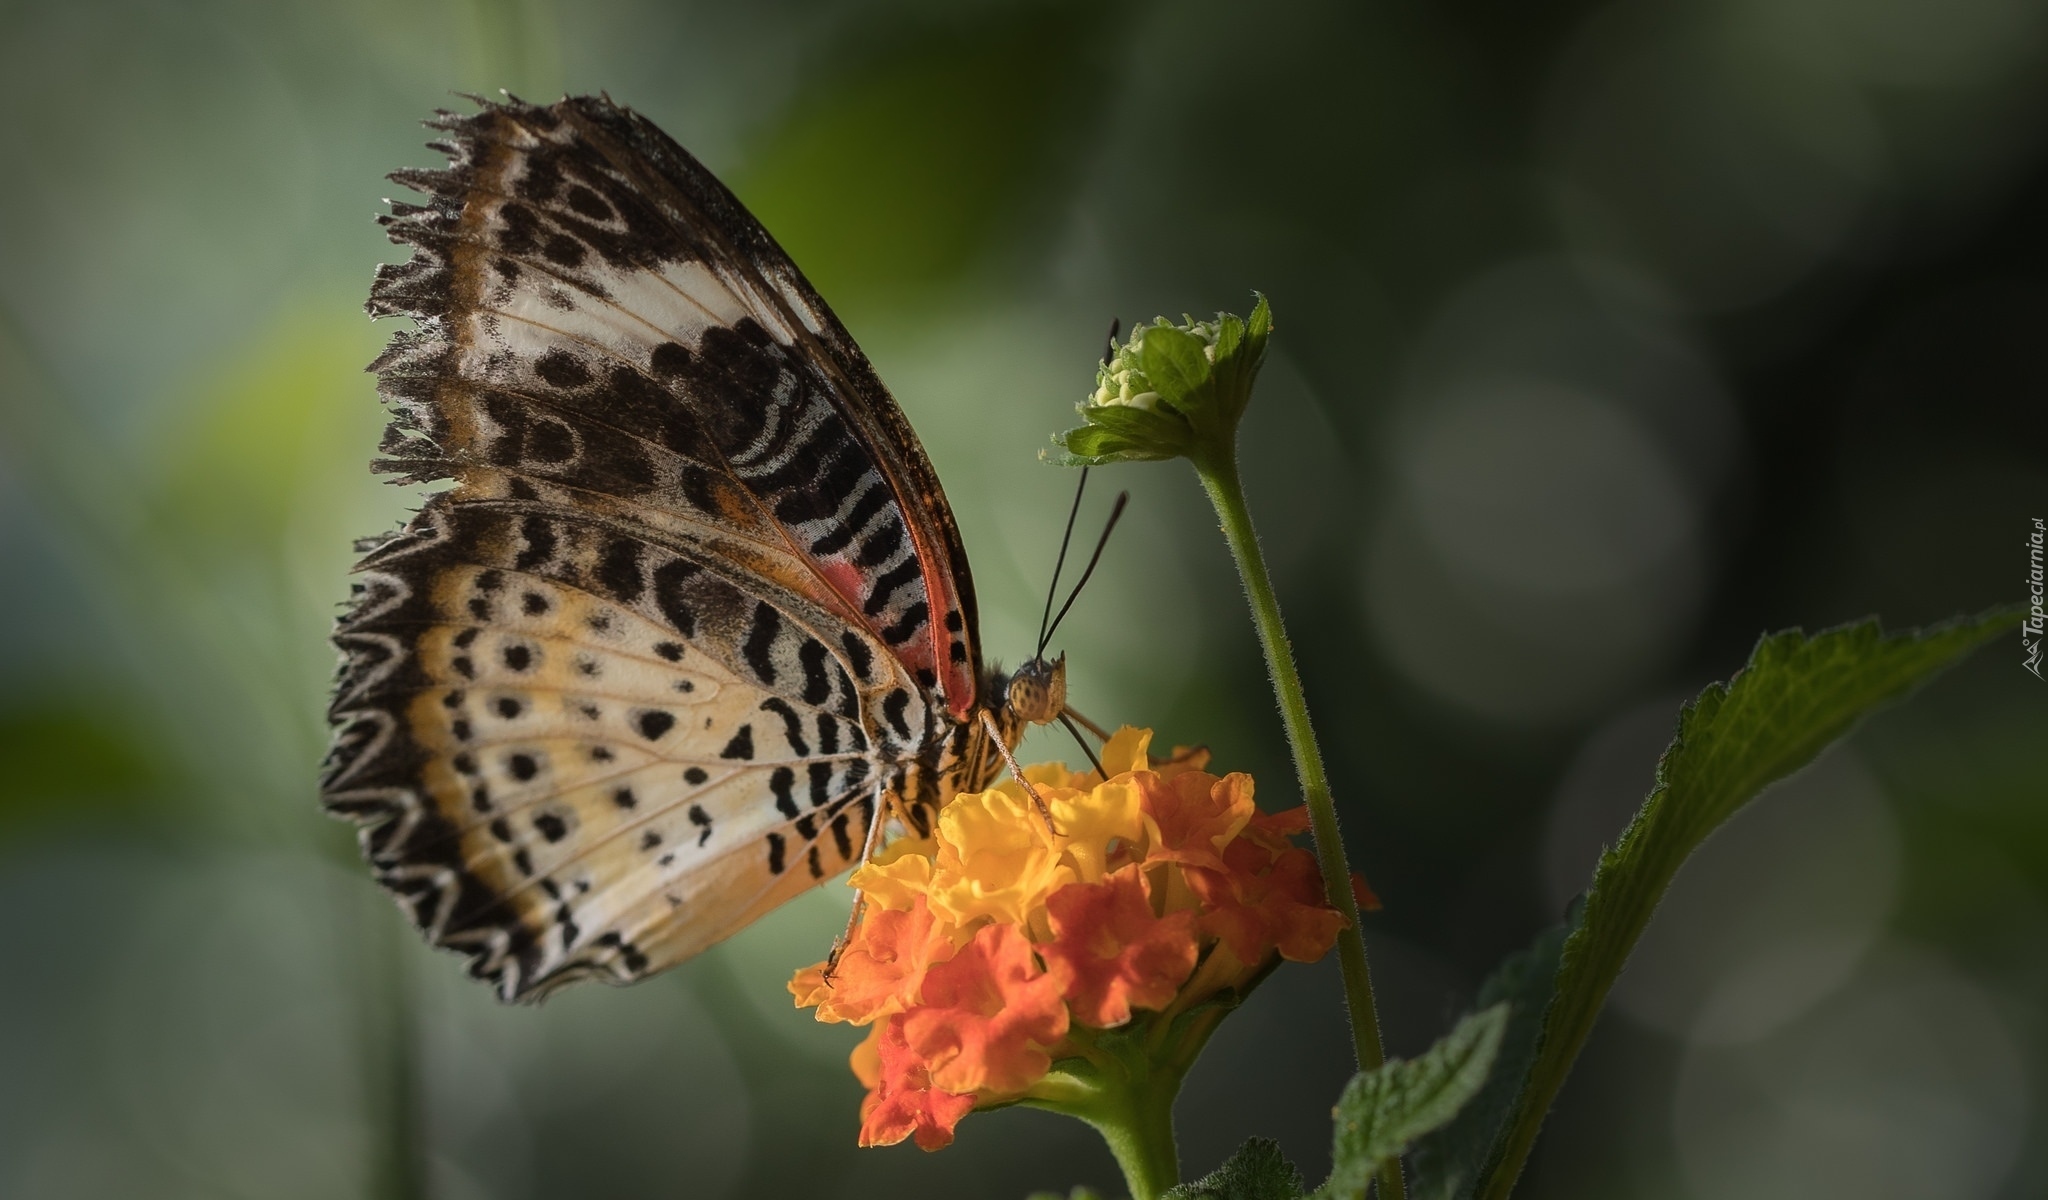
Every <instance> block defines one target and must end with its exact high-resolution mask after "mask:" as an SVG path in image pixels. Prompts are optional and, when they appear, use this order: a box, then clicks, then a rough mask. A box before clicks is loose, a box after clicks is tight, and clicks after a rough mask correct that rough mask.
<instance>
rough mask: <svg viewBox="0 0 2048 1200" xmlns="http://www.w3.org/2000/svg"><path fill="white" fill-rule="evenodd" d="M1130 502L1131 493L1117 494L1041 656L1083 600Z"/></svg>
mask: <svg viewBox="0 0 2048 1200" xmlns="http://www.w3.org/2000/svg"><path fill="white" fill-rule="evenodd" d="M1130 502H1131V494H1130V493H1129V492H1118V493H1117V494H1116V505H1115V506H1114V507H1112V508H1111V509H1110V510H1109V521H1108V523H1106V524H1104V525H1103V527H1102V536H1101V537H1099V538H1097V539H1095V553H1093V554H1091V555H1089V556H1088V569H1087V570H1085V571H1083V572H1081V582H1079V583H1077V584H1075V585H1074V590H1073V591H1072V592H1070V593H1068V595H1067V602H1066V603H1065V604H1062V605H1060V615H1059V616H1057V617H1054V618H1053V619H1052V628H1050V629H1048V630H1046V631H1045V637H1043V638H1041V639H1040V640H1039V643H1038V652H1039V653H1040V654H1041V655H1042V654H1044V653H1045V643H1047V642H1049V641H1051V640H1052V635H1053V634H1055V633H1057V632H1059V628H1060V622H1061V621H1064V620H1066V619H1067V612H1068V610H1070V609H1072V608H1073V607H1074V601H1076V600H1079V599H1080V598H1081V589H1082V588H1084V587H1087V586H1088V577H1089V576H1091V575H1093V574H1095V564H1097V563H1099V562H1101V561H1102V551H1103V548H1104V547H1106V546H1108V545H1109V535H1110V534H1111V533H1114V532H1115V531H1116V523H1117V520H1118V519H1119V518H1121V517H1122V516H1123V515H1124V505H1126V504H1129V503H1130Z"/></svg>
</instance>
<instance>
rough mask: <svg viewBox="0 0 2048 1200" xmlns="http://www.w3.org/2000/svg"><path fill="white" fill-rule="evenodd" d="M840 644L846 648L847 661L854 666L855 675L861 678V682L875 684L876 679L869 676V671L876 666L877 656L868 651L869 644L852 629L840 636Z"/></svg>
mask: <svg viewBox="0 0 2048 1200" xmlns="http://www.w3.org/2000/svg"><path fill="white" fill-rule="evenodd" d="M839 644H840V645H841V646H843V647H845V649H846V661H847V662H849V663H851V664H852V665H853V673H854V674H855V675H856V676H858V677H859V678H860V681H861V682H862V683H871V682H873V679H874V677H873V676H872V675H870V674H869V671H871V670H872V669H873V667H874V665H875V656H874V654H873V652H872V651H870V650H869V649H868V644H867V643H866V642H864V641H862V640H860V637H859V635H857V634H855V633H854V632H853V631H852V630H851V629H849V630H846V631H845V632H843V633H841V634H840V635H839Z"/></svg>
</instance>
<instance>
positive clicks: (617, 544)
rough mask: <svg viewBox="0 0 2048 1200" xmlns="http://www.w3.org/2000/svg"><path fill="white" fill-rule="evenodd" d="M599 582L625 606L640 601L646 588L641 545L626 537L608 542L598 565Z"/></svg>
mask: <svg viewBox="0 0 2048 1200" xmlns="http://www.w3.org/2000/svg"><path fill="white" fill-rule="evenodd" d="M597 581H598V583H600V584H602V585H603V586H604V589H605V591H606V592H608V593H609V594H610V595H611V597H612V599H614V600H617V601H619V602H621V603H624V604H631V603H632V602H633V601H635V600H638V599H639V598H640V593H641V591H642V590H643V589H644V588H645V586H646V584H645V581H644V580H642V579H641V577H640V543H639V542H637V541H634V540H633V539H632V538H625V537H621V538H613V539H612V540H611V541H610V542H608V543H607V544H606V545H605V548H604V557H603V558H601V559H600V560H599V561H598V564H597Z"/></svg>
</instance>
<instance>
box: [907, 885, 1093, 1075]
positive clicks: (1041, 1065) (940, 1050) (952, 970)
mask: <svg viewBox="0 0 2048 1200" xmlns="http://www.w3.org/2000/svg"><path fill="white" fill-rule="evenodd" d="M923 997H924V1003H923V1004H921V1005H920V1006H918V1007H916V1008H913V1009H911V1010H909V1011H908V1012H905V1013H904V1014H903V1015H902V1016H901V1017H900V1018H899V1019H897V1020H896V1021H894V1022H892V1023H893V1024H898V1025H900V1026H901V1027H902V1030H903V1039H904V1041H905V1043H907V1044H908V1046H909V1047H910V1049H911V1050H912V1051H913V1052H915V1053H916V1054H917V1056H918V1057H919V1058H920V1059H922V1060H923V1061H924V1062H925V1063H927V1064H929V1066H930V1069H931V1079H932V1082H933V1084H934V1085H936V1086H938V1087H942V1088H944V1089H946V1090H947V1091H951V1092H973V1091H981V1090H987V1091H991V1092H1012V1093H1014V1092H1022V1091H1023V1090H1024V1089H1026V1088H1028V1087H1030V1086H1031V1085H1032V1084H1033V1083H1036V1082H1037V1081H1038V1080H1039V1079H1040V1078H1041V1077H1042V1076H1044V1074H1045V1073H1046V1071H1047V1070H1048V1069H1049V1068H1050V1067H1051V1066H1052V1057H1051V1056H1050V1055H1049V1054H1047V1053H1046V1051H1047V1050H1048V1049H1050V1048H1051V1047H1053V1046H1057V1045H1058V1044H1059V1042H1060V1039H1061V1038H1064V1037H1065V1036H1066V1035H1067V1006H1066V1004H1065V1002H1064V1001H1063V1000H1062V998H1061V996H1060V985H1059V981H1058V980H1057V979H1054V978H1053V977H1052V976H1051V975H1048V974H1047V973H1046V972H1045V971H1044V970H1043V969H1041V968H1040V967H1039V965H1038V959H1037V956H1036V955H1034V954H1033V953H1032V947H1031V942H1030V940H1029V939H1027V938H1026V937H1025V936H1024V934H1023V932H1022V931H1021V930H1019V929H1018V928H1017V927H1016V926H1015V925H984V926H982V928H981V929H980V930H979V931H977V932H976V933H975V935H974V939H973V940H972V941H970V942H968V943H967V944H966V945H965V946H963V947H961V948H960V952H959V953H958V954H956V955H954V956H953V957H952V958H950V959H948V960H947V961H945V962H943V963H940V964H938V965H937V966H934V967H933V968H932V969H931V970H929V971H927V972H926V973H925V977H924V989H923ZM885 1045H886V1043H885Z"/></svg>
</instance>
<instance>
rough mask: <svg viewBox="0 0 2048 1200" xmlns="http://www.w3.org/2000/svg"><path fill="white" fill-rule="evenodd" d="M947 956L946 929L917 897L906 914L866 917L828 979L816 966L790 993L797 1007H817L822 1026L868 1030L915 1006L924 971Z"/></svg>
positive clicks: (792, 982) (877, 912) (948, 940)
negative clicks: (880, 1020) (830, 1023)
mask: <svg viewBox="0 0 2048 1200" xmlns="http://www.w3.org/2000/svg"><path fill="white" fill-rule="evenodd" d="M951 957H953V941H952V939H951V938H950V937H948V936H947V931H946V927H945V926H944V925H942V924H940V923H939V922H938V921H936V920H934V919H933V917H932V913H931V909H930V908H928V907H926V905H925V902H924V897H923V896H918V897H916V898H915V900H913V901H912V903H911V906H910V908H908V909H907V910H904V911H901V912H892V911H890V910H889V909H886V908H883V909H877V910H875V911H873V912H870V913H868V914H867V916H866V917H864V918H863V919H862V921H861V923H860V927H859V928H858V929H856V930H855V931H854V934H853V940H852V941H850V942H848V943H847V945H846V949H845V950H844V951H842V952H841V953H840V955H839V963H838V965H837V966H836V967H834V968H833V969H832V971H831V977H830V978H829V979H828V978H826V971H825V964H824V963H819V964H818V965H816V966H813V967H806V968H804V969H803V970H801V971H799V972H797V974H796V978H794V979H792V980H790V981H789V990H790V993H791V994H792V995H794V996H795V997H796V1002H797V1005H798V1006H799V1007H802V1008H816V1009H817V1010H818V1019H819V1020H820V1021H845V1022H848V1023H850V1024H854V1025H866V1024H868V1023H869V1022H871V1021H873V1020H875V1019H876V1018H878V1017H886V1016H888V1015H889V1014H891V1013H897V1012H902V1011H903V1010H904V1009H906V1008H908V1007H910V1006H911V1005H913V1004H915V1003H917V996H918V989H919V988H920V987H922V986H923V984H924V977H925V972H926V970H927V969H929V968H930V967H931V966H932V964H934V963H940V962H944V961H946V960H947V959H949V958H951Z"/></svg>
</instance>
